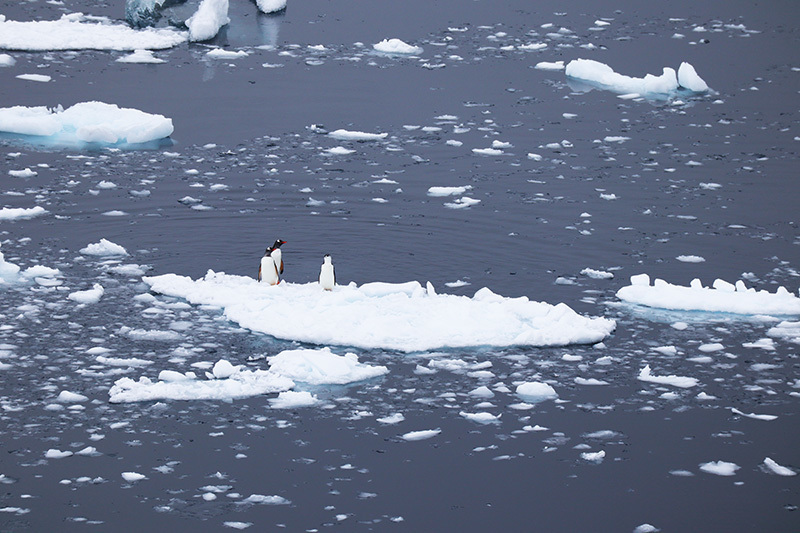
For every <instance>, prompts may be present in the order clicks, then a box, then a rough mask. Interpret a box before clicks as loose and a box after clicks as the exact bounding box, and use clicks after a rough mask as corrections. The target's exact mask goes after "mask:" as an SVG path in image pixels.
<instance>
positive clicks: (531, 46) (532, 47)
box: [517, 43, 547, 52]
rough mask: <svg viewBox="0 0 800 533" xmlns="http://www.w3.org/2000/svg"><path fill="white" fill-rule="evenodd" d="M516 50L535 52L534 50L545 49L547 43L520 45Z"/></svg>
mask: <svg viewBox="0 0 800 533" xmlns="http://www.w3.org/2000/svg"><path fill="white" fill-rule="evenodd" d="M517 48H519V49H520V50H525V51H528V52H531V51H536V50H544V49H545V48H547V43H530V44H521V45H519V46H518V47H517Z"/></svg>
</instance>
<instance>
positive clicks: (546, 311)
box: [143, 271, 616, 352]
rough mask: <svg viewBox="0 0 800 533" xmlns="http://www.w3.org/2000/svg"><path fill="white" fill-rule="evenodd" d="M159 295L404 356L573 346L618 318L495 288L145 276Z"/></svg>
mask: <svg viewBox="0 0 800 533" xmlns="http://www.w3.org/2000/svg"><path fill="white" fill-rule="evenodd" d="M143 280H144V281H145V283H147V284H148V285H150V287H151V289H152V290H153V291H155V292H157V293H161V294H165V295H168V296H177V297H180V298H184V299H186V300H187V301H189V302H191V303H193V304H204V305H214V306H218V307H221V308H222V309H223V310H224V313H225V316H226V317H227V318H228V319H230V320H232V321H234V322H236V323H238V324H239V325H241V326H242V327H244V328H247V329H250V330H252V331H258V332H261V333H266V334H268V335H272V336H274V337H277V338H281V339H289V340H296V341H300V342H309V343H313V344H326V345H339V346H355V347H359V348H365V349H370V348H383V349H388V350H399V351H403V352H415V351H423V350H434V349H440V348H458V347H467V346H566V345H569V344H591V343H595V342H599V341H601V340H603V339H604V338H606V337H607V336H608V335H610V334H611V332H612V331H613V330H614V328H615V327H616V323H615V322H614V321H613V320H610V319H606V318H589V317H584V316H581V315H579V314H577V313H576V312H575V311H573V310H572V309H571V308H570V307H569V306H567V305H566V304H563V303H559V304H558V305H550V304H547V303H543V302H534V301H531V300H529V299H528V298H526V297H520V298H505V297H503V296H500V295H497V294H494V293H493V292H492V291H490V290H489V289H487V288H483V289H480V290H479V291H478V292H476V293H475V296H474V297H472V298H468V297H466V296H456V295H449V294H436V292H435V291H434V290H433V287H432V286H431V285H430V284H428V288H427V289H425V288H423V287H422V285H420V284H419V283H418V282H416V281H411V282H408V283H401V284H394V283H367V284H364V285H361V286H360V287H359V286H356V284H355V283H351V284H350V285H347V286H338V287H336V289H335V290H334V291H333V292H326V291H323V290H321V289H320V287H319V285H318V284H316V283H306V284H297V283H287V282H283V283H281V284H280V285H276V286H269V285H264V284H260V283H258V282H257V281H255V280H254V279H252V278H248V277H244V276H235V275H228V274H224V273H215V272H213V271H209V272H208V273H207V274H206V275H205V277H203V278H200V279H198V280H192V279H191V278H189V277H185V276H178V275H176V274H165V275H162V276H154V277H144V278H143Z"/></svg>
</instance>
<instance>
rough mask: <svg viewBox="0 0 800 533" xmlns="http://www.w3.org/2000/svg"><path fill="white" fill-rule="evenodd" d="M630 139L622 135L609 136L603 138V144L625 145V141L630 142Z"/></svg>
mask: <svg viewBox="0 0 800 533" xmlns="http://www.w3.org/2000/svg"><path fill="white" fill-rule="evenodd" d="M630 140H631V138H630V137H623V136H621V135H608V136H606V137H603V142H606V143H620V144H621V143H624V142H625V141H630Z"/></svg>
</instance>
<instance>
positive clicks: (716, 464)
mask: <svg viewBox="0 0 800 533" xmlns="http://www.w3.org/2000/svg"><path fill="white" fill-rule="evenodd" d="M739 468H741V467H740V466H739V465H737V464H736V463H728V462H726V461H711V462H708V463H702V464H701V465H700V470H702V471H703V472H706V473H708V474H716V475H718V476H732V475H734V474H736V471H737V470H739Z"/></svg>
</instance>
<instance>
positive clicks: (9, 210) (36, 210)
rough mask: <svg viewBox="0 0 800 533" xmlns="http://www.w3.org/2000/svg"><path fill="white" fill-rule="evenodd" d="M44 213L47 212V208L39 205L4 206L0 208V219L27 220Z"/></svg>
mask: <svg viewBox="0 0 800 533" xmlns="http://www.w3.org/2000/svg"><path fill="white" fill-rule="evenodd" d="M44 214H47V209H45V208H44V207H42V206H39V205H37V206H35V207H4V208H2V209H0V221H2V220H28V219H30V218H34V217H38V216H41V215H44Z"/></svg>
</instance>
